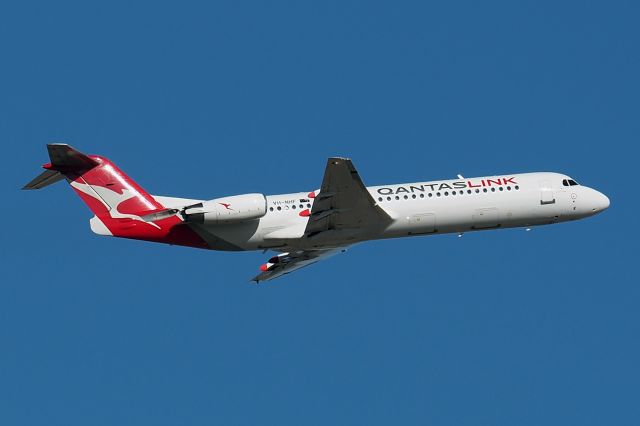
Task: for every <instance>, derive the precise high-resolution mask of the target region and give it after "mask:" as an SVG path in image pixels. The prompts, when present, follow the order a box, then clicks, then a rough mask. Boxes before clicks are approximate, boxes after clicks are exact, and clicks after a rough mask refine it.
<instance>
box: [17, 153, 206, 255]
mask: <svg viewBox="0 0 640 426" xmlns="http://www.w3.org/2000/svg"><path fill="white" fill-rule="evenodd" d="M47 149H48V150H49V158H50V160H51V162H49V163H47V164H44V165H43V166H42V167H43V168H44V169H46V170H45V171H44V172H42V173H41V174H39V175H38V176H37V177H35V178H34V179H33V180H32V181H31V182H29V183H28V184H26V185H25V186H24V187H23V188H22V189H40V188H44V187H46V186H49V185H51V184H53V183H56V182H58V181H60V180H62V179H66V180H67V182H69V184H70V185H71V187H72V188H73V190H74V191H75V192H76V194H78V196H79V197H80V198H81V199H82V201H84V203H85V204H86V205H87V206H88V207H89V209H91V211H92V212H93V213H94V214H95V217H93V218H92V219H91V221H90V223H91V229H92V230H93V232H95V233H97V234H100V235H113V236H115V237H122V238H132V239H137V240H146V241H154V242H161V243H167V244H177V245H185V246H191V247H200V248H206V247H207V245H206V243H205V242H204V241H203V240H202V239H201V238H200V237H199V236H198V235H197V234H196V233H195V232H194V231H193V230H192V229H191V228H190V227H189V226H187V225H185V224H184V222H183V221H182V219H181V218H180V217H179V216H177V215H170V216H168V217H163V218H160V219H158V220H148V219H147V218H148V217H150V216H151V217H153V214H154V213H158V212H162V211H166V209H165V208H164V206H162V204H160V203H159V202H158V201H157V200H155V199H154V198H153V197H152V196H151V195H149V193H147V192H146V191H145V190H144V189H142V188H141V187H140V186H139V185H138V184H137V183H136V182H134V181H133V180H132V179H131V178H129V176H127V175H126V174H125V173H124V172H122V170H120V169H119V168H118V167H116V165H115V164H113V163H112V162H111V161H109V160H108V159H106V158H104V157H101V156H98V155H86V154H83V153H82V152H80V151H78V150H76V149H74V148H72V147H71V146H69V145H66V144H49V145H47Z"/></svg>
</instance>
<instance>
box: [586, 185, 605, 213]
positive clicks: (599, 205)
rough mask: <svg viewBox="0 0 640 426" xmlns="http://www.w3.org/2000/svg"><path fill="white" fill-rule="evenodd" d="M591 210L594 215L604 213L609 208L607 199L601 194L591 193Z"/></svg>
mask: <svg viewBox="0 0 640 426" xmlns="http://www.w3.org/2000/svg"><path fill="white" fill-rule="evenodd" d="M590 198H591V203H590V204H591V209H592V212H593V213H594V214H596V213H600V212H602V211H605V210H606V209H608V208H609V197H607V196H606V195H604V194H603V193H602V192H598V191H595V190H594V191H593V194H592V195H591V197H590Z"/></svg>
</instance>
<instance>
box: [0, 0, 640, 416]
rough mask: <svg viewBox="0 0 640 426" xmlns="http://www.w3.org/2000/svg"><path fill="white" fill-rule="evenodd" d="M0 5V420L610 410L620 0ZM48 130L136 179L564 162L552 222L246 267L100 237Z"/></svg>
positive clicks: (618, 324)
mask: <svg viewBox="0 0 640 426" xmlns="http://www.w3.org/2000/svg"><path fill="white" fill-rule="evenodd" d="M397 3H398V2H392V3H378V2H350V1H340V2H288V3H283V2H278V3H273V2H201V3H176V2H171V3H168V2H165V3H160V2H148V3H135V4H132V3H130V2H126V3H121V4H116V3H111V2H109V3H108V4H107V3H96V4H89V3H87V2H76V3H71V2H55V3H52V2H41V3H39V2H19V4H18V3H17V2H14V4H11V5H9V4H3V5H2V6H0V47H1V49H0V54H1V59H2V62H1V63H2V66H1V67H0V81H1V83H0V87H1V91H0V140H1V141H2V144H3V147H4V150H3V152H4V156H5V161H4V162H3V170H4V172H3V179H2V180H1V183H0V185H2V194H3V196H4V198H5V203H4V209H2V219H3V223H4V224H5V227H4V229H3V232H2V242H3V244H2V249H1V250H2V256H1V257H0V259H1V262H2V271H3V273H2V277H3V278H2V283H1V284H0V318H1V319H2V320H1V321H0V348H1V350H0V423H2V424H7V425H39V424H47V425H52V426H53V425H86V424H91V425H112V424H118V425H141V424H149V425H175V424H191V425H211V424H223V425H254V424H274V425H300V424H305V425H326V424H370V425H377V424H379V425H388V424H432V425H452V424H455V425H478V424H486V425H513V424H517V425H539V424H547V425H551V424H558V425H565V424H581V425H591V424H593V425H600V424H619V425H624V424H635V423H636V422H637V419H638V417H639V416H640V404H638V395H637V386H638V382H639V380H640V371H639V366H638V359H640V343H639V341H638V335H639V332H640V321H639V320H640V318H639V314H638V298H639V297H640V290H639V289H638V282H640V280H639V279H638V272H637V251H638V239H637V237H638V232H637V229H636V228H637V227H636V226H635V223H636V220H637V219H636V212H637V211H638V207H639V206H638V201H637V197H636V193H637V185H636V183H635V182H636V177H637V167H636V165H637V158H638V150H637V148H636V146H637V142H638V136H639V134H640V120H638V117H639V116H640V114H639V113H640V111H639V107H638V99H639V95H640V90H639V89H640V83H639V80H638V75H640V58H639V55H638V42H639V41H640V27H639V26H638V24H637V17H638V12H640V9H639V7H638V5H637V3H636V2H631V1H629V2H610V1H607V2H604V1H602V2H507V1H505V2H464V1H456V2H444V4H443V3H442V2H438V3H433V4H431V3H427V2H415V3H407V2H402V3H400V4H397ZM53 141H57V142H66V143H70V144H72V145H74V146H76V147H77V148H78V149H81V150H83V151H86V152H89V153H95V154H102V155H104V156H107V157H109V158H110V159H112V160H113V161H114V162H116V163H117V164H118V165H119V166H120V167H121V168H122V169H124V170H125V171H126V172H127V173H128V174H129V175H130V176H132V177H133V178H134V179H136V180H137V182H138V183H140V184H141V185H142V186H143V187H145V188H146V189H147V190H148V191H149V192H151V193H154V194H162V195H171V196H184V197H194V198H204V199H210V198H215V197H217V196H223V195H228V194H237V193H244V192H263V193H267V194H273V193H281V192H289V191H305V190H312V189H314V188H317V187H318V186H319V184H320V181H321V178H322V172H323V169H324V163H325V161H326V157H328V156H333V155H342V156H350V157H352V158H353V160H354V162H355V164H356V166H357V167H358V169H359V171H360V173H361V175H362V177H363V179H364V180H365V182H366V183H367V184H370V185H375V184H382V183H393V182H406V181H417V180H431V179H433V180H435V179H444V178H451V177H454V176H455V175H456V174H457V173H463V174H464V175H465V176H478V175H483V174H494V173H496V174H497V173H512V172H526V171H547V170H549V171H560V172H565V173H567V174H569V175H571V176H572V177H574V178H575V179H577V180H578V181H580V182H582V183H583V184H586V185H589V186H592V187H595V188H597V189H599V190H601V191H603V192H604V193H606V194H607V195H609V197H610V198H611V202H612V204H611V208H610V209H609V210H608V211H607V212H605V213H604V214H602V215H599V216H597V217H594V218H591V219H588V220H584V221H579V222H575V223H569V224H563V225H558V226H551V227H543V228H536V229H534V230H533V231H532V232H527V233H525V232H524V231H523V230H503V231H499V232H487V233H477V234H467V235H465V236H464V237H463V238H460V239H459V238H456V237H455V236H437V237H428V238H415V239H403V240H395V241H385V242H373V243H369V244H363V245H360V246H358V247H355V248H354V249H352V250H351V251H350V252H349V253H348V254H346V255H341V256H337V257H335V258H333V259H331V260H328V261H326V262H324V263H323V264H321V265H316V266H313V267H311V268H308V269H305V270H303V271H300V272H298V273H296V274H295V275H291V276H289V277H285V278H283V279H280V280H278V281H274V282H273V283H269V284H266V285H263V286H259V287H255V286H252V285H250V284H248V279H249V278H250V277H251V276H253V275H254V274H255V273H256V272H257V267H258V266H259V265H260V264H261V263H262V261H263V260H264V258H265V255H262V254H261V253H259V252H255V253H218V252H206V251H198V250H194V249H186V248H180V247H168V246H163V245H153V244H150V243H143V242H135V241H125V240H115V239H108V238H100V237H98V236H95V235H93V234H92V233H91V232H90V230H89V224H88V219H89V218H90V216H91V214H90V212H89V210H88V209H87V208H86V207H85V206H84V205H83V204H82V203H81V202H80V200H79V199H77V198H76V197H75V196H74V194H73V193H72V192H71V191H70V189H69V188H68V187H67V186H66V185H64V184H58V185H56V186H53V187H50V188H47V189H46V190H43V191H38V192H24V191H19V190H18V188H20V187H21V186H22V185H23V184H24V183H26V182H27V181H28V180H29V179H31V178H32V177H33V176H34V175H35V174H36V173H38V172H39V166H40V165H41V164H42V163H44V162H46V161H47V155H46V150H45V144H46V143H47V142H53Z"/></svg>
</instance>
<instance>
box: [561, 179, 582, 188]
mask: <svg viewBox="0 0 640 426" xmlns="http://www.w3.org/2000/svg"><path fill="white" fill-rule="evenodd" d="M576 185H579V183H578V182H576V181H575V180H573V179H563V180H562V186H576Z"/></svg>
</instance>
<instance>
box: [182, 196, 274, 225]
mask: <svg viewBox="0 0 640 426" xmlns="http://www.w3.org/2000/svg"><path fill="white" fill-rule="evenodd" d="M265 214H267V199H266V198H265V196H264V195H262V194H243V195H234V196H231V197H224V198H216V199H215V200H210V201H204V202H202V203H200V204H197V205H195V206H191V207H189V208H187V209H186V210H185V211H184V217H185V220H186V221H187V222H194V223H202V224H205V225H215V224H220V223H233V222H244V221H247V220H254V219H260V218H261V217H262V216H264V215H265Z"/></svg>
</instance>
